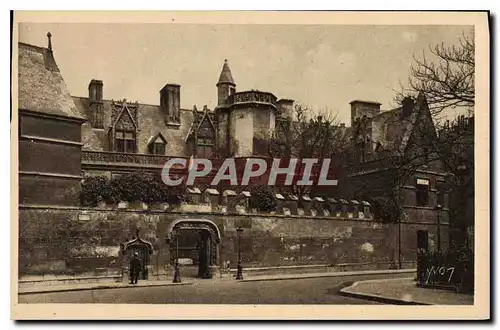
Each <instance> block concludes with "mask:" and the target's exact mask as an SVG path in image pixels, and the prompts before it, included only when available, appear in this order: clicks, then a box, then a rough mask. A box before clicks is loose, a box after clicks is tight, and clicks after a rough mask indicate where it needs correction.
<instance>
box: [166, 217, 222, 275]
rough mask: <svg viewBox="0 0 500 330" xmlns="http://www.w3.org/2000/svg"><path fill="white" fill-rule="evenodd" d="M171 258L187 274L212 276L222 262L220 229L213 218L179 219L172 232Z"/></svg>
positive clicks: (172, 226)
mask: <svg viewBox="0 0 500 330" xmlns="http://www.w3.org/2000/svg"><path fill="white" fill-rule="evenodd" d="M168 239H169V242H170V244H169V248H170V256H171V258H170V260H171V265H172V266H174V265H175V263H176V261H177V260H178V262H179V265H180V267H181V268H182V271H181V273H183V274H184V275H181V276H185V277H198V278H203V279H208V278H212V277H213V276H214V270H215V269H216V266H217V264H218V258H219V257H218V245H219V243H220V232H219V228H218V227H217V225H215V224H214V223H213V222H212V221H210V220H201V219H200V220H198V219H193V220H177V221H174V223H172V225H171V226H170V230H169V233H168Z"/></svg>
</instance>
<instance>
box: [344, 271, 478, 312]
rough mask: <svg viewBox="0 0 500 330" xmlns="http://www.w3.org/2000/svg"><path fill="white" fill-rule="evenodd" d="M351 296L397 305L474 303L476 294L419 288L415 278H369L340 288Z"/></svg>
mask: <svg viewBox="0 0 500 330" xmlns="http://www.w3.org/2000/svg"><path fill="white" fill-rule="evenodd" d="M340 292H341V294H343V295H345V296H349V297H354V298H359V299H366V300H374V301H378V302H382V303H386V304H396V305H473V304H474V296H473V295H468V294H462V293H457V292H454V291H451V290H443V289H429V288H419V287H417V286H416V283H415V281H414V278H413V277H411V278H398V279H385V280H367V281H359V282H355V283H353V284H352V285H351V286H348V287H345V288H343V289H342V290H340Z"/></svg>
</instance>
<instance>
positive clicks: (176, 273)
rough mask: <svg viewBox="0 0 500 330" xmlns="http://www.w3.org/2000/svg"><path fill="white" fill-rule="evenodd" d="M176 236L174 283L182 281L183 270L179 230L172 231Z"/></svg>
mask: <svg viewBox="0 0 500 330" xmlns="http://www.w3.org/2000/svg"><path fill="white" fill-rule="evenodd" d="M172 235H173V236H174V238H175V271H174V280H173V281H172V282H173V283H181V272H180V270H179V233H178V232H177V231H174V232H172Z"/></svg>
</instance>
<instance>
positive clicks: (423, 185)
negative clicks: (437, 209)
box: [416, 179, 429, 206]
mask: <svg viewBox="0 0 500 330" xmlns="http://www.w3.org/2000/svg"><path fill="white" fill-rule="evenodd" d="M416 188H417V192H416V195H417V196H416V197H417V206H428V205H429V180H427V179H417V185H416Z"/></svg>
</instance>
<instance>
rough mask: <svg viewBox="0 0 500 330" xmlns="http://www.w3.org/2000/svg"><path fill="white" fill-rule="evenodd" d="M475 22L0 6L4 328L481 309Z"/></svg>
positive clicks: (485, 276) (482, 209) (482, 112)
mask: <svg viewBox="0 0 500 330" xmlns="http://www.w3.org/2000/svg"><path fill="white" fill-rule="evenodd" d="M488 25H489V14H488V12H460V13H459V12H446V13H445V12H442V13H439V12H432V13H425V12H411V13H409V12H386V13H382V12H364V13H361V12H309V13H300V12H225V13H222V12H207V13H200V12H190V13H186V12H150V13H146V12H142V13H140V14H139V13H137V14H132V13H118V12H93V13H89V12H87V13H83V12H82V13H79V12H67V13H61V12H15V13H14V21H13V41H12V49H13V53H12V67H13V70H12V90H13V94H12V95H13V97H12V105H13V108H12V121H11V130H12V133H11V134H12V139H11V144H12V148H13V151H12V154H11V164H12V168H11V176H12V178H11V180H12V182H13V186H12V201H13V202H12V204H13V205H12V216H11V223H12V232H11V240H12V252H11V253H12V255H13V264H12V269H11V274H12V276H11V278H12V280H11V281H12V283H11V285H12V293H13V296H12V297H11V299H12V308H13V310H12V314H11V315H12V318H13V319H18V320H21V319H30V318H53V319H58V318H61V319H64V318H78V319H105V318H113V319H116V318H119V319H183V318H184V319H193V318H201V319H210V318H218V319H234V318H245V319H249V318H253V317H255V318H259V317H260V318H266V319H298V318H304V319H364V318H367V317H371V318H378V319H387V320H391V319H405V318H407V319H416V318H420V319H436V318H443V319H452V318H455V319H457V318H458V319H460V318H464V319H487V318H489V314H490V305H489V302H490V300H489V299H490V298H489V295H490V277H489V274H490V264H489V262H490V261H489V260H490V259H489V258H490V255H489V253H490V252H489V251H490V245H489V244H490V242H489V237H490V233H489V223H490V213H489V212H490V211H489V210H490V208H489V199H490V196H489V187H490V177H489V162H490V154H489V144H490V142H489V128H490V122H489V113H490V105H489V99H490V94H489V93H490V91H489V88H490V87H489V84H490V83H489V70H490V69H489V61H490V55H489V53H490V50H489V47H490V46H489V43H490V36H489V31H488ZM476 102H478V103H477V104H478V105H477V106H476ZM476 187H477V188H478V190H476V189H475V188H476ZM476 219H478V221H476ZM478 252H479V253H478ZM113 306H120V311H118V310H117V309H113ZM389 307H392V308H390V309H389ZM394 307H396V308H394ZM122 308H123V309H122ZM312 308H314V310H315V311H314V312H313V311H312V310H313V309H312ZM342 308H344V309H342ZM356 308H357V309H356ZM417 308H418V310H419V311H420V312H418V313H416V311H417ZM231 311H233V312H231ZM342 311H344V312H342ZM253 313H255V314H253Z"/></svg>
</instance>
